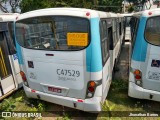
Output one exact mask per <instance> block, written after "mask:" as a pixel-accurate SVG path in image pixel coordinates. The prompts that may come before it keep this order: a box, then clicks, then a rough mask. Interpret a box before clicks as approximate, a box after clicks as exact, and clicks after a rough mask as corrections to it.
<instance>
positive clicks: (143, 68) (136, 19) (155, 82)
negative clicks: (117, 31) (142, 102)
mask: <svg viewBox="0 0 160 120" xmlns="http://www.w3.org/2000/svg"><path fill="white" fill-rule="evenodd" d="M159 20H160V9H153V10H146V11H142V12H138V13H135V14H133V17H132V18H131V28H132V30H131V31H132V41H131V42H132V43H131V45H132V47H131V53H132V54H131V65H130V74H129V90H128V94H129V96H130V97H134V98H140V99H149V100H155V101H160V69H159V67H160V52H159V51H160V24H159Z"/></svg>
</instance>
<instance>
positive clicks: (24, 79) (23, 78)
mask: <svg viewBox="0 0 160 120" xmlns="http://www.w3.org/2000/svg"><path fill="white" fill-rule="evenodd" d="M20 75H21V77H22V80H23V83H24V85H26V86H28V82H27V78H26V75H25V73H24V72H23V71H20Z"/></svg>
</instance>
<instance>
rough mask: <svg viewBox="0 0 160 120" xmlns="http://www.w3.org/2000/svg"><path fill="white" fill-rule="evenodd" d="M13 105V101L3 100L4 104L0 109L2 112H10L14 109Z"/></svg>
mask: <svg viewBox="0 0 160 120" xmlns="http://www.w3.org/2000/svg"><path fill="white" fill-rule="evenodd" d="M14 103H15V101H9V100H7V99H4V102H3V103H2V104H1V106H0V109H1V110H2V111H12V110H13V109H14V108H15V107H16V106H15V105H14Z"/></svg>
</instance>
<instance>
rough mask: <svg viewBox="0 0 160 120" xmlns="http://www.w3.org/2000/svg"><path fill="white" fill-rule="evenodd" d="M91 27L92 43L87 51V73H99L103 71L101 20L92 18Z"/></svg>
mask: <svg viewBox="0 0 160 120" xmlns="http://www.w3.org/2000/svg"><path fill="white" fill-rule="evenodd" d="M90 26H91V43H90V45H89V46H88V47H87V49H86V64H87V71H88V72H98V71H100V70H102V54H101V44H100V32H99V31H100V30H99V18H91V19H90Z"/></svg>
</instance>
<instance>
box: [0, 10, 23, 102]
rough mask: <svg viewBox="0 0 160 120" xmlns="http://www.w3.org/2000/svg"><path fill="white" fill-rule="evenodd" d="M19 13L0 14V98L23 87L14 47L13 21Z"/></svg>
mask: <svg viewBox="0 0 160 120" xmlns="http://www.w3.org/2000/svg"><path fill="white" fill-rule="evenodd" d="M18 15H19V14H17V13H14V14H0V100H2V99H3V98H5V97H6V96H8V95H10V94H11V93H12V92H14V91H15V90H17V89H18V88H20V87H22V78H21V75H20V68H19V64H18V59H17V55H16V50H15V47H14V42H13V39H14V33H13V28H14V27H13V22H14V21H15V19H16V17H17V16H18Z"/></svg>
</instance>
